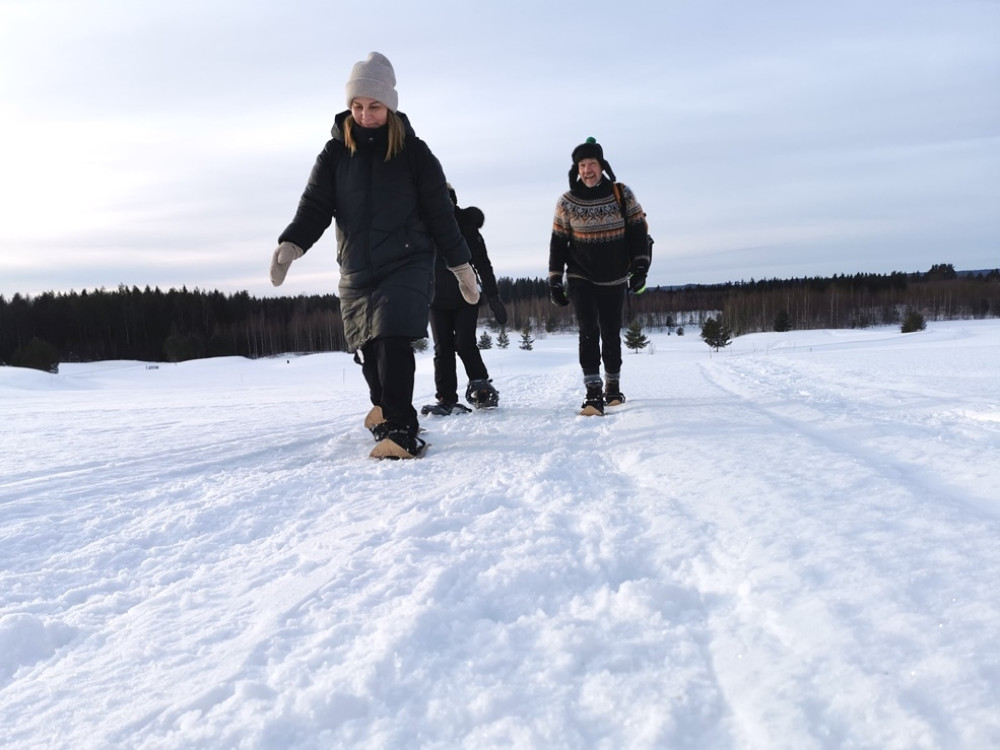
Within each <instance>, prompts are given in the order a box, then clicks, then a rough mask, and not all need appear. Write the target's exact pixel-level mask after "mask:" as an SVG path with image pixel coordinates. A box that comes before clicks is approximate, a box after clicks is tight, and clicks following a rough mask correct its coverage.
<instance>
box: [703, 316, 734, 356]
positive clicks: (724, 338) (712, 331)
mask: <svg viewBox="0 0 1000 750" xmlns="http://www.w3.org/2000/svg"><path fill="white" fill-rule="evenodd" d="M701 337H702V338H703V339H704V340H705V343H706V344H708V345H709V346H710V347H712V348H713V349H715V351H719V349H721V348H722V347H724V346H729V344H731V343H732V340H733V334H732V333H731V332H730V330H729V328H727V327H726V326H725V325H723V324H722V322H721V321H718V320H716V319H715V318H709V319H708V320H706V321H705V324H704V325H703V326H702V327H701Z"/></svg>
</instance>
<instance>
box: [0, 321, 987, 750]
mask: <svg viewBox="0 0 1000 750" xmlns="http://www.w3.org/2000/svg"><path fill="white" fill-rule="evenodd" d="M696 334H697V331H693V332H689V334H688V335H687V336H684V337H678V336H668V335H666V334H665V333H651V334H649V335H650V337H651V339H652V342H653V343H652V345H651V346H650V347H649V348H648V349H647V350H645V351H642V352H640V353H638V354H633V353H632V352H628V351H627V352H626V355H625V366H624V368H623V381H622V386H623V390H624V391H625V393H626V395H627V396H628V397H629V400H628V402H627V403H626V404H624V405H623V406H621V407H619V408H617V409H614V410H613V411H612V412H610V413H609V415H608V416H607V417H605V418H603V419H602V418H596V417H595V418H586V417H578V416H575V411H576V408H577V407H578V405H579V404H580V402H581V400H582V393H583V389H582V383H581V376H580V374H579V370H578V367H577V364H576V337H575V335H571V334H558V335H552V336H547V337H539V338H538V339H537V340H536V341H535V348H534V350H533V351H523V350H520V349H519V348H518V347H517V337H516V336H512V339H513V342H512V346H511V348H510V349H508V350H506V351H501V350H499V349H493V350H490V351H487V352H485V357H486V361H487V364H488V366H489V367H490V370H491V374H492V375H493V378H494V383H495V384H496V385H497V387H498V388H499V390H500V393H501V400H500V404H501V405H500V408H499V409H497V410H494V411H489V412H475V413H472V414H468V415H460V416H452V417H427V418H424V420H423V425H424V426H425V428H426V435H425V436H426V437H427V439H428V440H429V441H430V443H431V444H432V446H431V448H430V450H429V453H428V455H427V457H426V458H424V459H422V460H418V461H396V462H391V461H384V462H378V461H374V460H372V459H369V458H367V454H368V451H369V449H370V448H371V445H372V444H373V443H372V440H371V436H370V435H369V433H368V432H366V431H365V430H364V428H363V426H362V419H363V417H364V415H365V413H366V412H367V410H368V406H369V405H368V403H367V398H366V393H365V390H364V386H363V380H362V377H361V371H360V368H359V367H357V366H356V365H355V364H353V363H352V362H351V359H350V357H349V356H348V355H346V354H323V355H312V356H303V357H287V358H286V357H282V358H276V359H266V360H258V361H249V360H243V359H236V358H233V359H215V360H201V361H193V362H186V363H183V364H178V365H174V364H160V365H159V366H158V367H156V368H155V369H154V368H153V367H151V366H149V365H146V364H144V363H139V362H100V363H91V364H75V365H74V364H64V365H63V366H62V368H61V372H60V374H58V375H49V374H46V373H41V372H34V371H26V370H17V369H13V368H0V424H2V445H0V448H2V455H0V468H2V474H0V521H2V523H0V529H2V531H0V559H2V571H0V745H2V746H3V747H11V748H74V750H79V749H80V748H274V749H275V750H277V749H278V748H281V749H285V748H340V747H352V748H354V747H359V748H411V747H413V748H416V747H419V748H494V747H496V748H546V749H547V750H549V749H552V748H615V749H616V750H617V749H620V748H698V749H699V750H704V749H706V748H707V749H709V750H712V749H715V748H719V749H726V748H741V749H742V748H767V749H768V750H772V749H773V748H795V749H796V750H805V749H808V748H838V749H839V748H878V749H879V750H885V749H887V748H905V749H906V750H912V749H913V748H948V749H949V750H952V749H954V748H976V749H978V748H997V747H1000V710H998V705H1000V638H998V631H1000V593H998V592H1000V587H998V579H1000V491H998V489H997V488H998V487H1000V321H995V320H994V321H968V322H951V323H932V324H931V325H930V327H929V328H928V330H926V331H924V332H920V333H916V334H907V335H903V334H901V333H899V332H898V330H897V329H888V328H881V329H874V330H872V329H869V330H851V331H836V330H829V331H801V332H792V333H782V334H778V333H768V334H756V335H750V336H745V337H742V338H739V339H736V340H735V341H734V342H733V344H732V346H731V347H730V348H729V349H727V350H723V351H722V352H719V353H713V352H711V351H710V350H709V348H708V347H707V346H705V344H704V342H702V341H701V340H700V339H699V338H698V336H697V335H696ZM432 394H433V384H432V360H431V353H430V352H425V353H421V354H418V372H417V402H418V404H419V403H424V402H429V401H431V400H432V399H431V396H432Z"/></svg>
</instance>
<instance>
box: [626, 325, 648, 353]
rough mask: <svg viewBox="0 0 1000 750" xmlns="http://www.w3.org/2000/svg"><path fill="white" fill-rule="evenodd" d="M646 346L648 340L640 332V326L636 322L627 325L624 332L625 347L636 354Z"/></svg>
mask: <svg viewBox="0 0 1000 750" xmlns="http://www.w3.org/2000/svg"><path fill="white" fill-rule="evenodd" d="M648 344H649V339H648V338H646V334H644V333H643V332H642V324H641V323H640V322H639V321H638V320H633V321H632V322H631V323H629V324H628V328H627V329H626V330H625V346H627V347H628V348H629V349H631V350H632V351H634V352H635V353H636V354H638V353H639V350H640V349H645V348H646V346H647V345H648Z"/></svg>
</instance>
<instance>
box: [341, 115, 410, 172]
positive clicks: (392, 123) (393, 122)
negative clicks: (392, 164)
mask: <svg viewBox="0 0 1000 750" xmlns="http://www.w3.org/2000/svg"><path fill="white" fill-rule="evenodd" d="M386 124H387V125H388V126H389V147H388V148H386V150H385V160H386V161H389V160H390V159H392V158H393V157H394V156H396V155H397V154H398V153H399V152H400V151H402V150H403V144H404V143H405V141H406V127H405V126H404V125H403V120H402V118H400V116H399V115H397V114H396V113H395V112H393V111H392V110H389V116H388V117H387V118H386ZM354 125H355V122H354V118H353V117H348V118H347V119H346V120H345V121H344V145H345V146H347V148H348V150H349V151H350V152H351V155H352V156H353V155H354V153H355V152H356V151H357V150H358V143H357V141H355V140H354Z"/></svg>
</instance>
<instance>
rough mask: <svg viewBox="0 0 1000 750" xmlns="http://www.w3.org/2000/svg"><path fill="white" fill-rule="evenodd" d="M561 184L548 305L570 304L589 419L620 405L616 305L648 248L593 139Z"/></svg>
mask: <svg viewBox="0 0 1000 750" xmlns="http://www.w3.org/2000/svg"><path fill="white" fill-rule="evenodd" d="M569 185H570V189H569V191H568V192H567V193H564V194H563V196H562V197H561V198H560V199H559V202H558V203H556V213H555V219H554V221H553V224H552V239H551V242H550V243H549V293H550V296H551V299H552V302H553V304H556V305H561V306H566V305H568V304H570V302H571V301H572V303H573V311H574V313H575V314H576V320H577V323H578V325H579V329H580V342H579V347H580V367H582V368H583V382H584V385H585V387H586V389H587V396H586V400H585V401H584V403H583V407H582V411H581V412H580V413H581V414H584V415H587V416H596V415H603V414H604V407H605V404H607V405H608V406H617V405H618V404H621V403H622V402H623V401H624V400H625V396H623V395H622V392H621V386H620V377H621V366H622V344H621V328H622V306H623V305H624V303H625V293H626V290H627V291H628V292H631V293H632V294H641V293H642V292H644V291H645V289H646V274H647V273H648V272H649V263H650V258H651V247H650V242H649V240H648V239H647V237H648V234H647V228H646V218H645V216H646V215H645V213H644V212H643V210H642V206H640V205H639V202H638V201H637V200H636V198H635V195H634V194H633V193H632V191H631V190H630V189H629V188H628V187H627V186H626V185H623V184H621V183H616V182H615V173H614V171H612V169H611V166H610V165H609V164H608V162H607V161H606V160H605V159H604V149H603V148H601V144H599V143H597V141H595V140H594V139H593V138H588V139H587V141H586V142H585V143H581V144H580V145H579V146H577V147H576V148H575V149H573V166H572V167H571V168H570V170H569ZM564 274H565V280H564V278H563V276H564ZM602 361H603V363H604V379H605V382H602V380H601V363H602Z"/></svg>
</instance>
